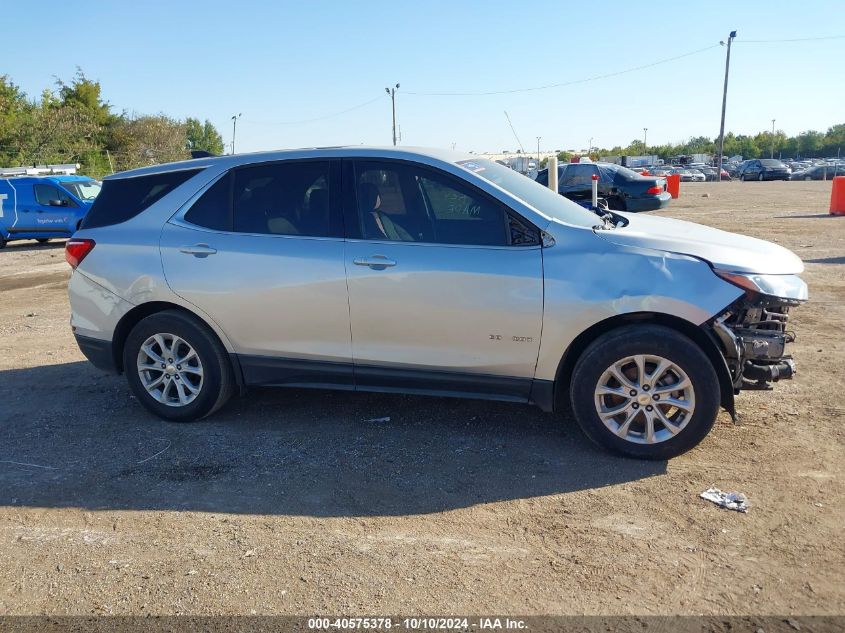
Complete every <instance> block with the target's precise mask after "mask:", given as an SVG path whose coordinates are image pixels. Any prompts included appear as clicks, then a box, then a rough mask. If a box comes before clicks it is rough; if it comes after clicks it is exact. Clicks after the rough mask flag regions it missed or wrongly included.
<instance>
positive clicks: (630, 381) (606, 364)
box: [570, 325, 720, 459]
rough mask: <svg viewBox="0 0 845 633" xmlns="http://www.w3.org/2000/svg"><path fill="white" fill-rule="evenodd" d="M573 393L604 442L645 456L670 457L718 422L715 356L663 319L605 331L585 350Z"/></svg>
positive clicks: (579, 411)
mask: <svg viewBox="0 0 845 633" xmlns="http://www.w3.org/2000/svg"><path fill="white" fill-rule="evenodd" d="M640 368H641V369H640ZM617 375H619V376H620V377H621V378H622V379H624V380H625V382H622V380H617V379H616V377H615V376H617ZM676 385H677V388H675V389H672V387H674V386H676ZM570 399H571V403H572V410H573V412H574V413H575V418H576V420H577V421H578V424H579V425H580V426H581V428H582V429H583V431H584V433H585V434H586V435H587V437H589V438H590V439H591V440H593V441H594V442H596V443H597V444H599V445H601V446H603V447H605V448H608V449H610V450H612V451H614V452H617V453H621V454H623V455H628V456H631V457H637V458H640V459H670V458H672V457H676V456H678V455H680V454H682V453H685V452H686V451H688V450H690V449H691V448H693V447H694V446H696V445H697V444H698V443H699V442H701V440H702V439H704V437H705V436H706V435H707V434H708V433H709V432H710V429H712V428H713V424H714V423H715V421H716V416H717V415H718V413H719V402H720V390H719V380H718V377H717V376H716V371H715V369H714V368H713V365H712V363H711V362H710V360H709V359H708V358H707V356H706V355H705V354H704V352H703V351H702V350H701V348H700V347H698V345H696V344H695V343H694V342H693V341H691V340H690V339H689V338H687V337H686V336H684V335H683V334H680V333H679V332H677V331H676V330H673V329H671V328H668V327H665V326H662V325H635V326H625V327H621V328H618V329H616V330H612V331H610V332H608V333H606V334H605V335H603V336H602V337H600V338H599V339H597V340H596V341H594V342H593V343H592V344H591V345H590V346H589V347H588V348H587V349H586V350H585V351H584V353H583V354H582V355H581V357H580V358H579V359H578V362H577V363H576V364H575V369H574V371H573V374H572V383H571V385H570ZM676 405H677V406H676ZM599 411H601V412H602V413H601V414H600V413H599ZM614 412H615V413H614Z"/></svg>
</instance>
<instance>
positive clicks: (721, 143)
mask: <svg viewBox="0 0 845 633" xmlns="http://www.w3.org/2000/svg"><path fill="white" fill-rule="evenodd" d="M735 37H736V31H731V33H730V35H729V36H728V53H727V56H726V57H725V89H724V91H723V92H722V125H721V126H720V127H719V164H718V169H719V182H721V181H722V159H723V158H724V152H725V107H726V106H727V105H728V73H729V72H730V68H731V42H733V41H734V38H735ZM719 43H720V44H722V45H724V44H725V43H724V42H719Z"/></svg>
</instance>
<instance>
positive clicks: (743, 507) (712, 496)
mask: <svg viewBox="0 0 845 633" xmlns="http://www.w3.org/2000/svg"><path fill="white" fill-rule="evenodd" d="M698 496H699V497H701V498H702V499H706V500H707V501H712V502H713V503H715V504H716V505H717V506H719V507H721V508H727V509H728V510H736V511H737V512H748V499H747V498H746V497H745V495H744V494H742V493H741V492H722V491H721V490H719V489H718V488H708V489H707V490H705V491H704V492H702V493H701V494H700V495H698Z"/></svg>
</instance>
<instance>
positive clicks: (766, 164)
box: [739, 158, 792, 180]
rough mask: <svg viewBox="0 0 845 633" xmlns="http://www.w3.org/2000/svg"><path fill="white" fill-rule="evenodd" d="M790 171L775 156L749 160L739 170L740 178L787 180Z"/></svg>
mask: <svg viewBox="0 0 845 633" xmlns="http://www.w3.org/2000/svg"><path fill="white" fill-rule="evenodd" d="M791 174H792V172H791V171H790V169H789V167H787V166H786V165H785V164H784V163H782V162H781V161H779V160H777V159H776V158H757V159H754V160H749V161H748V162H746V163H745V165H744V166H743V167H742V170H741V171H740V172H739V179H740V180H789V177H790V175H791Z"/></svg>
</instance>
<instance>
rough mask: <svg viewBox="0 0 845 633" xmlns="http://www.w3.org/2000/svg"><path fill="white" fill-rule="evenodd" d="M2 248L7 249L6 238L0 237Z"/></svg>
mask: <svg viewBox="0 0 845 633" xmlns="http://www.w3.org/2000/svg"><path fill="white" fill-rule="evenodd" d="M0 248H6V238H5V237H3V236H2V235H0Z"/></svg>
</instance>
